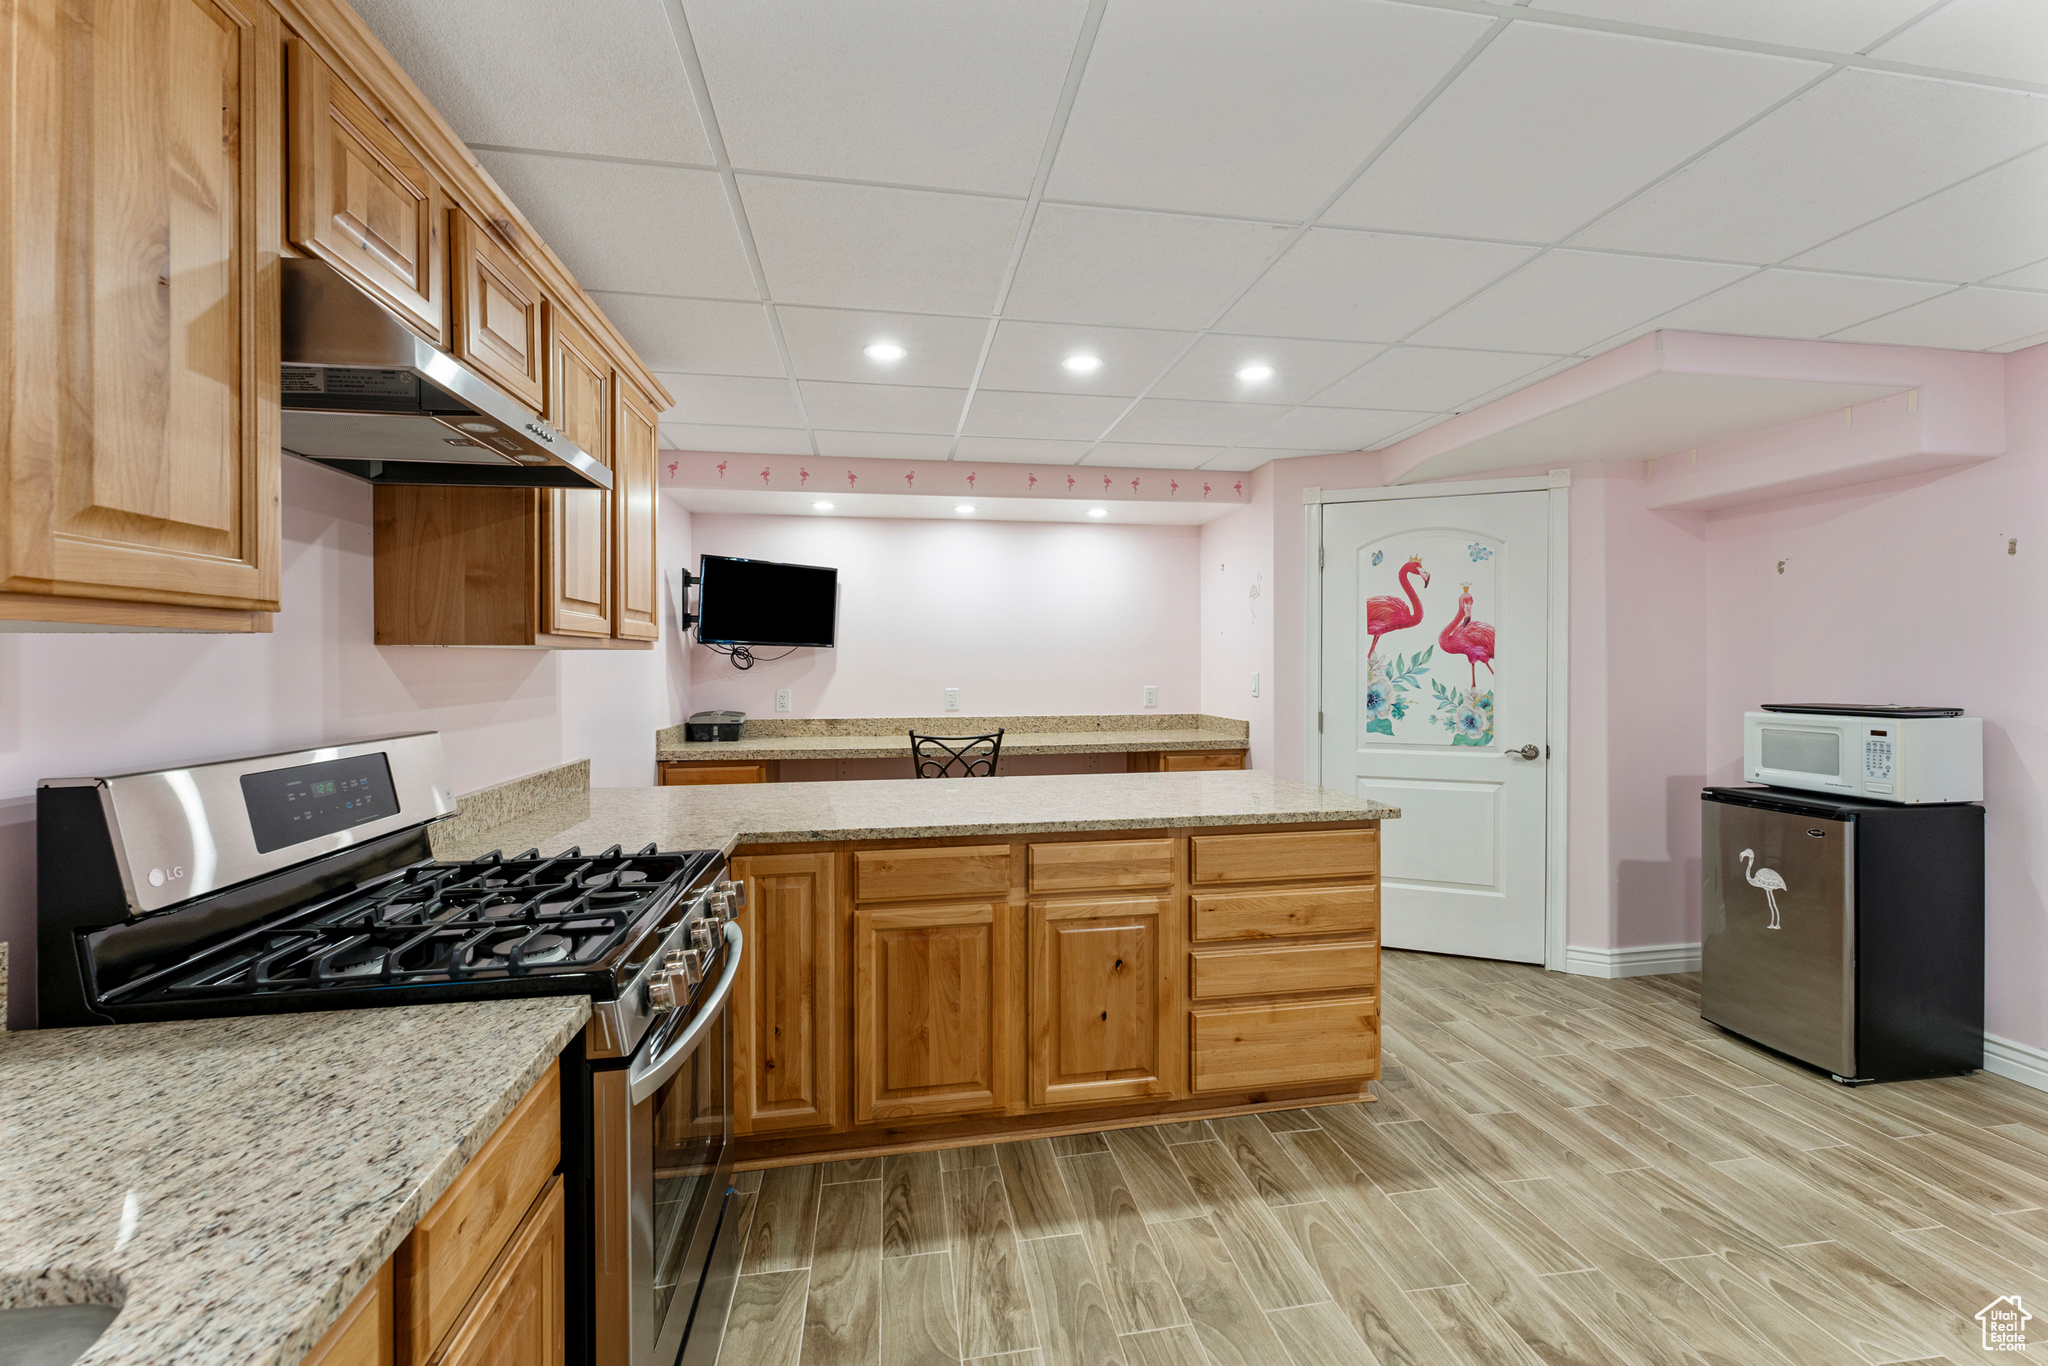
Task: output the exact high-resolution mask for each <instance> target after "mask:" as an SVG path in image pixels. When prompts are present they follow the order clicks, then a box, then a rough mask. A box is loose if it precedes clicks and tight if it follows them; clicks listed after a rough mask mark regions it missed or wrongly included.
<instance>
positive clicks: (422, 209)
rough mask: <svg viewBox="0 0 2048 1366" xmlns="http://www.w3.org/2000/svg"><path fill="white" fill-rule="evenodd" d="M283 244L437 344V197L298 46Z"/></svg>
mask: <svg viewBox="0 0 2048 1366" xmlns="http://www.w3.org/2000/svg"><path fill="white" fill-rule="evenodd" d="M290 79H291V195H290V198H289V200H288V201H287V202H288V204H289V209H288V213H289V215H290V220H291V226H290V232H291V235H292V241H293V242H294V243H296V244H297V245H298V246H299V247H301V248H303V249H304V250H305V251H307V252H308V253H310V254H311V255H314V256H317V257H319V258H320V259H321V260H323V261H325V262H327V263H328V264H329V265H331V266H333V267H334V268H335V269H336V270H338V271H340V272H341V273H342V274H344V275H346V276H348V277H349V278H350V279H351V280H353V281H355V282H356V283H357V284H358V285H360V286H362V287H363V288H364V289H365V290H367V291H368V292H369V293H370V294H371V295H372V296H373V297H374V298H375V299H377V301H378V302H379V303H382V304H383V305H384V306H385V307H387V308H389V309H390V310H391V311H392V312H394V313H396V314H397V315H398V316H399V317H400V318H402V319H404V320H405V321H406V322H407V323H408V324H410V325H411V326H412V327H413V328H415V329H416V330H417V331H418V332H419V333H420V335H422V336H424V337H425V338H427V340H429V341H431V342H433V343H434V344H435V345H437V346H445V345H446V344H447V340H448V326H447V311H448V303H447V287H446V283H445V282H446V280H447V266H446V264H445V258H446V256H447V252H446V251H445V250H444V248H443V242H442V226H441V225H442V221H443V219H444V218H445V216H446V210H447V201H446V200H445V199H444V197H443V196H442V193H441V188H440V186H439V185H438V184H437V183H436V182H435V180H434V177H433V176H432V175H431V174H430V173H429V172H428V170H427V168H426V165H425V164H424V163H423V162H422V161H421V160H420V158H419V157H418V156H417V155H416V154H415V153H414V152H413V151H412V149H411V148H410V147H409V146H407V145H406V143H405V140H404V139H402V138H401V137H399V136H398V134H396V133H394V132H393V131H392V130H391V128H390V127H389V126H388V125H387V124H386V123H385V121H384V120H383V119H382V118H380V117H378V114H377V111H376V110H374V109H372V108H371V107H370V106H369V105H368V104H367V103H366V102H365V101H364V100H363V99H362V97H361V96H359V95H357V94H356V93H355V91H353V90H351V89H350V88H349V87H348V85H347V84H346V83H345V82H344V81H343V80H342V79H341V78H340V77H339V76H337V75H336V74H335V73H334V69H333V68H332V67H330V66H328V65H327V63H326V62H324V61H322V60H321V59H320V57H319V54H317V53H315V52H314V51H313V50H312V49H311V48H310V47H307V46H306V44H305V43H303V42H299V41H294V42H293V43H292V44H291V76H290Z"/></svg>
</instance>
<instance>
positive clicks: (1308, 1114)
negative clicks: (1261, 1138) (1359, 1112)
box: [1259, 1102, 1372, 1134]
mask: <svg viewBox="0 0 2048 1366" xmlns="http://www.w3.org/2000/svg"><path fill="white" fill-rule="evenodd" d="M1354 1104H1357V1105H1359V1107H1360V1108H1363V1109H1367V1110H1370V1109H1371V1108H1372V1106H1370V1105H1364V1104H1363V1103H1362V1102H1354ZM1336 1108H1338V1107H1336V1106H1317V1107H1315V1108H1313V1109H1304V1110H1267V1111H1264V1112H1263V1113H1261V1114H1260V1115H1259V1123H1261V1124H1263V1125H1265V1126H1266V1127H1267V1128H1268V1129H1271V1130H1272V1131H1273V1132H1274V1133H1276V1134H1286V1133H1297V1132H1300V1131H1301V1130H1303V1129H1320V1128H1322V1127H1323V1126H1322V1122H1321V1121H1320V1120H1318V1119H1317V1118H1316V1111H1317V1110H1320V1109H1336Z"/></svg>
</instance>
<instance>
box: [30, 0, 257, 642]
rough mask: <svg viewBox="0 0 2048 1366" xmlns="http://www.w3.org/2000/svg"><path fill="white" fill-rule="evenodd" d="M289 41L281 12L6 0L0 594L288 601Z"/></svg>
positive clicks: (207, 0)
mask: <svg viewBox="0 0 2048 1366" xmlns="http://www.w3.org/2000/svg"><path fill="white" fill-rule="evenodd" d="M281 43H282V35H281V32H280V29H279V27H278V21H277V18H276V15H275V14H274V13H273V12H272V10H271V9H270V8H269V7H268V6H267V5H230V4H226V3H215V0H124V2H123V3H120V4H112V3H101V4H97V5H94V4H87V3H84V0H13V2H12V3H9V4H8V5H6V6H5V7H4V9H0V47H4V48H5V49H6V61H5V62H4V63H0V80H4V81H5V82H6V84H7V92H6V97H7V99H8V105H9V108H8V119H9V124H10V126H9V129H8V135H7V137H6V138H5V139H4V140H0V180H4V185H5V191H6V196H7V198H6V202H5V204H4V205H0V255H4V256H5V257H6V259H7V281H8V283H7V288H6V290H5V291H4V297H5V301H4V303H0V309H4V310H5V311H4V312H0V352H4V353H5V354H6V359H7V371H8V383H9V389H8V393H7V396H6V398H5V399H4V400H0V425H4V431H5V435H4V442H5V445H4V452H0V509H4V510H0V590H4V591H8V592H14V593H20V594H34V595H38V596H39V599H40V600H41V601H42V602H48V601H49V600H50V599H51V595H55V597H57V598H73V599H76V598H91V599H101V600H106V599H113V600H120V601H128V602H154V603H166V604H182V605H191V606H204V607H229V608H248V609H254V610H259V611H269V610H274V609H275V608H276V607H277V605H278V601H277V594H278V564H279V555H280V544H279V535H278V510H277V501H278V477H279V466H280V463H281V461H282V458H283V457H282V455H281V453H280V451H279V446H278V420H277V403H278V354H279V353H278V291H277V267H276V260H277V252H278V234H277V219H278V214H277V209H276V205H277V203H278V202H279V199H278V196H279V195H281V194H282V178H281V170H282V168H281V157H280V152H281V149H282V144H283V132H282V128H281V126H280V125H281V113H282V92H281V91H280V90H279V89H278V85H279V79H280V75H281V72H282V65H283V54H282V51H281ZM57 619H61V617H58V618H57Z"/></svg>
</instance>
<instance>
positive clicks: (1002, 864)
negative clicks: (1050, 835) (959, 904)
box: [853, 844, 1010, 901]
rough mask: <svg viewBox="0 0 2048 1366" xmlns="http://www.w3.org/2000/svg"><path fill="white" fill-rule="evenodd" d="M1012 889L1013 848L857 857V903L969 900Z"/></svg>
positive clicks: (875, 852)
mask: <svg viewBox="0 0 2048 1366" xmlns="http://www.w3.org/2000/svg"><path fill="white" fill-rule="evenodd" d="M1009 890H1010V846H1009V845H1007V844H975V845H967V846H963V847H960V848H950V849H862V850H859V851H857V852H856V853H855V854H854V856H853V895H854V898H855V900H858V901H931V900H936V899H938V898H940V897H946V898H950V899H954V900H960V901H968V900H972V899H974V898H977V897H991V896H1003V895H1006V894H1007V893H1008V892H1009Z"/></svg>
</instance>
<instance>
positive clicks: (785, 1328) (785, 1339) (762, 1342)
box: [719, 1269, 811, 1366]
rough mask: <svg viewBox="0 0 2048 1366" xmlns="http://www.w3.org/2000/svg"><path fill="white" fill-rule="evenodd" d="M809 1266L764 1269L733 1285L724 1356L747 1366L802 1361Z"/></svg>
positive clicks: (793, 1365)
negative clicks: (791, 1269) (789, 1269)
mask: <svg viewBox="0 0 2048 1366" xmlns="http://www.w3.org/2000/svg"><path fill="white" fill-rule="evenodd" d="M810 1278H811V1273H810V1272H809V1271H807V1270H802V1269H798V1270H795V1271H764V1272H761V1273H759V1274H757V1275H752V1276H742V1277H740V1278H739V1280H738V1281H737V1282H735V1283H734V1285H733V1292H732V1310H731V1312H730V1313H728V1314H727V1315H726V1320H725V1339H724V1342H723V1344H722V1345H721V1346H720V1348H719V1360H720V1361H736V1362H745V1363H746V1366H797V1363H798V1360H799V1358H800V1356H801V1355H802V1352H803V1344H804V1299H805V1292H806V1290H807V1289H808V1286H809V1282H810Z"/></svg>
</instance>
